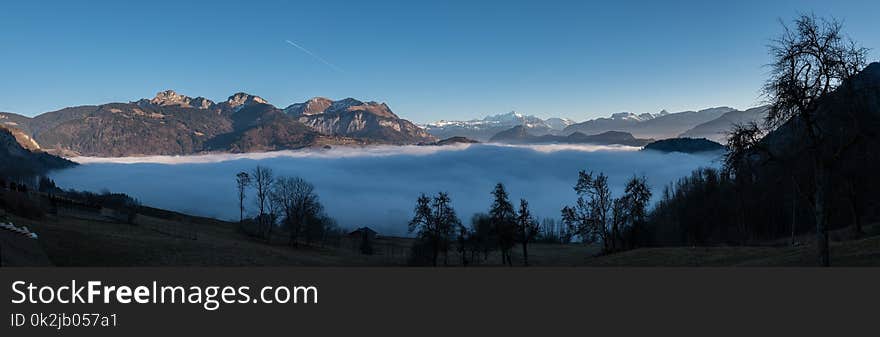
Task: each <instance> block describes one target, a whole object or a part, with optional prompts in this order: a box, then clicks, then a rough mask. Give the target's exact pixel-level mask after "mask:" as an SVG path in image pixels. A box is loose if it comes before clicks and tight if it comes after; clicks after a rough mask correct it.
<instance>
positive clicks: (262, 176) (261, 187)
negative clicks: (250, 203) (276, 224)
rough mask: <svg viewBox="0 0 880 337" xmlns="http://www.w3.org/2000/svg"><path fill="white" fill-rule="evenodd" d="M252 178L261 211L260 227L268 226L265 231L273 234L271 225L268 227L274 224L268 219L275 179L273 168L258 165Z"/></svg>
mask: <svg viewBox="0 0 880 337" xmlns="http://www.w3.org/2000/svg"><path fill="white" fill-rule="evenodd" d="M251 179H252V183H253V186H254V189H255V190H256V192H257V200H256V202H257V208H258V210H259V212H260V213H259V217H258V218H257V222H258V223H259V225H260V228H267V229H264V231H266V232H268V235H271V227H266V226H267V225H269V226H271V225H272V224H269V223H268V221H267V219H266V210H267V209H268V207H269V202H270V201H271V200H270V198H271V197H272V196H271V193H272V183H273V182H274V181H275V178H274V176H273V174H272V169H270V168H268V167H265V166H257V167H256V168H254V171H253V172H252V173H251ZM267 238H268V237H267Z"/></svg>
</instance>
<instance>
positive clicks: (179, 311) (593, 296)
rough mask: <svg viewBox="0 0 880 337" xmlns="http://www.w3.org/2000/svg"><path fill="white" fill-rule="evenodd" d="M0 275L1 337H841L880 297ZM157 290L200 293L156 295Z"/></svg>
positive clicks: (493, 276) (763, 282) (755, 281)
mask: <svg viewBox="0 0 880 337" xmlns="http://www.w3.org/2000/svg"><path fill="white" fill-rule="evenodd" d="M0 280H2V287H3V290H2V292H0V294H2V303H3V304H2V315H3V316H2V317H3V320H4V322H3V324H2V326H3V328H2V334H0V335H2V336H39V335H57V334H61V335H72V336H123V335H124V336H156V335H158V334H163V335H169V334H170V335H172V336H174V335H183V334H192V335H195V336H208V335H222V336H226V335H239V336H255V335H270V334H285V335H295V334H305V335H315V334H318V335H334V336H338V335H343V334H360V335H366V336H376V335H380V336H381V335H422V334H430V335H437V334H445V335H474V334H477V333H480V334H483V333H485V334H489V335H492V336H501V335H535V336H552V335H560V334H572V333H576V334H579V335H590V334H592V333H600V332H606V333H622V334H624V335H632V334H637V335H643V334H651V335H666V334H686V335H703V336H705V335H717V334H735V335H752V334H760V335H769V334H777V335H787V336H792V335H804V334H806V335H815V334H823V333H828V334H830V335H836V336H845V335H865V333H866V332H871V331H873V332H876V317H877V314H876V308H877V304H878V303H880V287H878V284H880V269H831V270H827V269H712V268H703V269H689V268H688V269H686V268H682V269H668V268H646V269H603V268H596V269H585V268H570V269H565V268H549V269H541V268H534V269H526V268H520V269H516V268H513V269H505V268H473V269H468V268H459V269H451V268H450V269H444V268H438V269H422V268H415V269H407V268H344V269H343V268H339V269H331V268H110V269H108V268H34V269H30V268H21V269H18V268H3V269H2V270H0ZM89 282H91V283H89ZM96 282H100V284H98V283H96ZM14 284H15V285H14ZM90 284H91V288H93V289H94V296H92V300H94V301H93V303H82V302H83V301H88V300H89V290H90ZM28 286H32V287H31V290H33V291H32V294H29V290H28ZM109 287H114V288H113V289H111V290H110V291H107V290H108V289H110V288H109ZM163 287H167V288H166V289H176V290H177V291H180V289H184V292H186V294H187V296H192V297H191V299H193V300H196V299H197V298H196V297H198V301H190V302H187V303H180V299H181V298H182V297H181V296H179V294H180V293H179V292H178V293H177V297H174V298H173V300H174V301H175V303H171V301H172V296H170V295H169V294H171V293H173V291H171V292H166V295H169V296H166V297H165V299H164V303H162V300H161V296H159V295H157V294H156V293H155V292H156V291H159V290H161V289H163ZM176 287H180V288H176ZM267 287H268V288H267ZM43 288H44V289H43ZM75 288H79V291H80V293H79V298H76V296H74V295H72V293H75V292H76V291H77V289H75ZM123 288H130V289H131V291H128V290H124V289H123ZM138 288H140V290H138ZM224 288H229V289H232V290H227V291H226V294H227V295H230V296H228V297H227V299H230V300H231V302H232V303H222V301H223V300H224V299H223V298H222V296H223V295H224ZM41 289H42V290H41ZM59 289H61V290H62V291H61V292H60V293H59V292H58V290H59ZM263 289H268V290H265V291H264V290H263ZM278 289H287V290H280V291H279V290H278ZM303 289H309V290H308V291H303ZM41 292H42V294H41ZM261 292H262V293H263V294H261ZM50 293H51V294H50ZM195 293H199V294H200V295H199V296H196V295H194V294H195ZM286 293H288V296H285V294H286ZM120 294H121V295H120ZM212 294H213V297H211V295H212ZM31 295H32V296H33V297H34V298H29V297H30V296H31ZM59 295H60V296H59ZM40 296H42V298H41V297H40ZM297 296H298V297H297ZM50 297H52V301H50V302H51V303H49V304H45V303H42V302H41V301H44V300H49V299H50ZM285 297H287V299H286V300H285ZM294 298H296V299H295V300H294ZM71 299H73V300H74V301H77V302H76V303H66V304H65V303H60V302H61V301H66V302H70V300H71ZM120 299H121V301H123V302H124V301H128V303H120ZM105 300H108V301H107V302H105ZM138 300H142V301H144V302H145V303H138ZM245 300H246V301H245ZM264 300H266V301H268V302H265V301H264ZM20 301H24V303H18V304H17V303H13V302H20ZM31 301H35V302H37V303H30V302H31ZM279 301H284V302H286V303H277V302H279ZM214 302H218V303H214ZM242 302H243V303H242ZM255 302H258V303H255ZM269 302H271V303H269ZM294 302H296V303H294ZM209 303H210V304H209ZM214 304H217V305H216V306H215V305H214ZM87 323H88V324H87Z"/></svg>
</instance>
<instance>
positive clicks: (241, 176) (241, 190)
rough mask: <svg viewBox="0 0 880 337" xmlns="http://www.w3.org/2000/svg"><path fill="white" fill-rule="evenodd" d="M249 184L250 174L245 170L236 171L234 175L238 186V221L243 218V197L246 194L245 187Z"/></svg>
mask: <svg viewBox="0 0 880 337" xmlns="http://www.w3.org/2000/svg"><path fill="white" fill-rule="evenodd" d="M250 184H251V176H250V175H248V174H247V172H244V171H242V172H238V174H236V175H235V185H236V187H237V188H238V211H239V212H238V222H242V221H243V220H244V198H245V196H246V194H247V187H248V186H249V185H250Z"/></svg>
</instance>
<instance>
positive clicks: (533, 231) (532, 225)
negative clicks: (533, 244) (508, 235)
mask: <svg viewBox="0 0 880 337" xmlns="http://www.w3.org/2000/svg"><path fill="white" fill-rule="evenodd" d="M516 227H517V231H518V232H519V237H518V239H519V242H520V244H522V249H523V264H524V265H526V266H528V265H529V242H530V241H532V240H534V239H535V237H537V236H538V233H540V232H541V225H539V224H538V221H537V220H535V218H534V217H533V216H532V212H531V211H529V202H528V201H526V199H520V200H519V215H518V216H517V218H516Z"/></svg>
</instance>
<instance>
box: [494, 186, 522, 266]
mask: <svg viewBox="0 0 880 337" xmlns="http://www.w3.org/2000/svg"><path fill="white" fill-rule="evenodd" d="M492 195H493V196H494V197H495V200H494V201H493V203H492V208H490V209H489V219H490V222H491V223H492V227H493V228H494V229H495V233H496V235H497V238H498V248H499V249H501V264H507V265H509V266H512V265H513V261H512V260H511V259H510V250H511V249H513V246H514V245H515V244H516V211H515V210H514V209H513V205H512V204H511V203H510V200H509V198H508V196H507V191H506V190H504V185H503V184H501V183H498V184H497V185H495V189H494V190H493V191H492Z"/></svg>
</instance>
